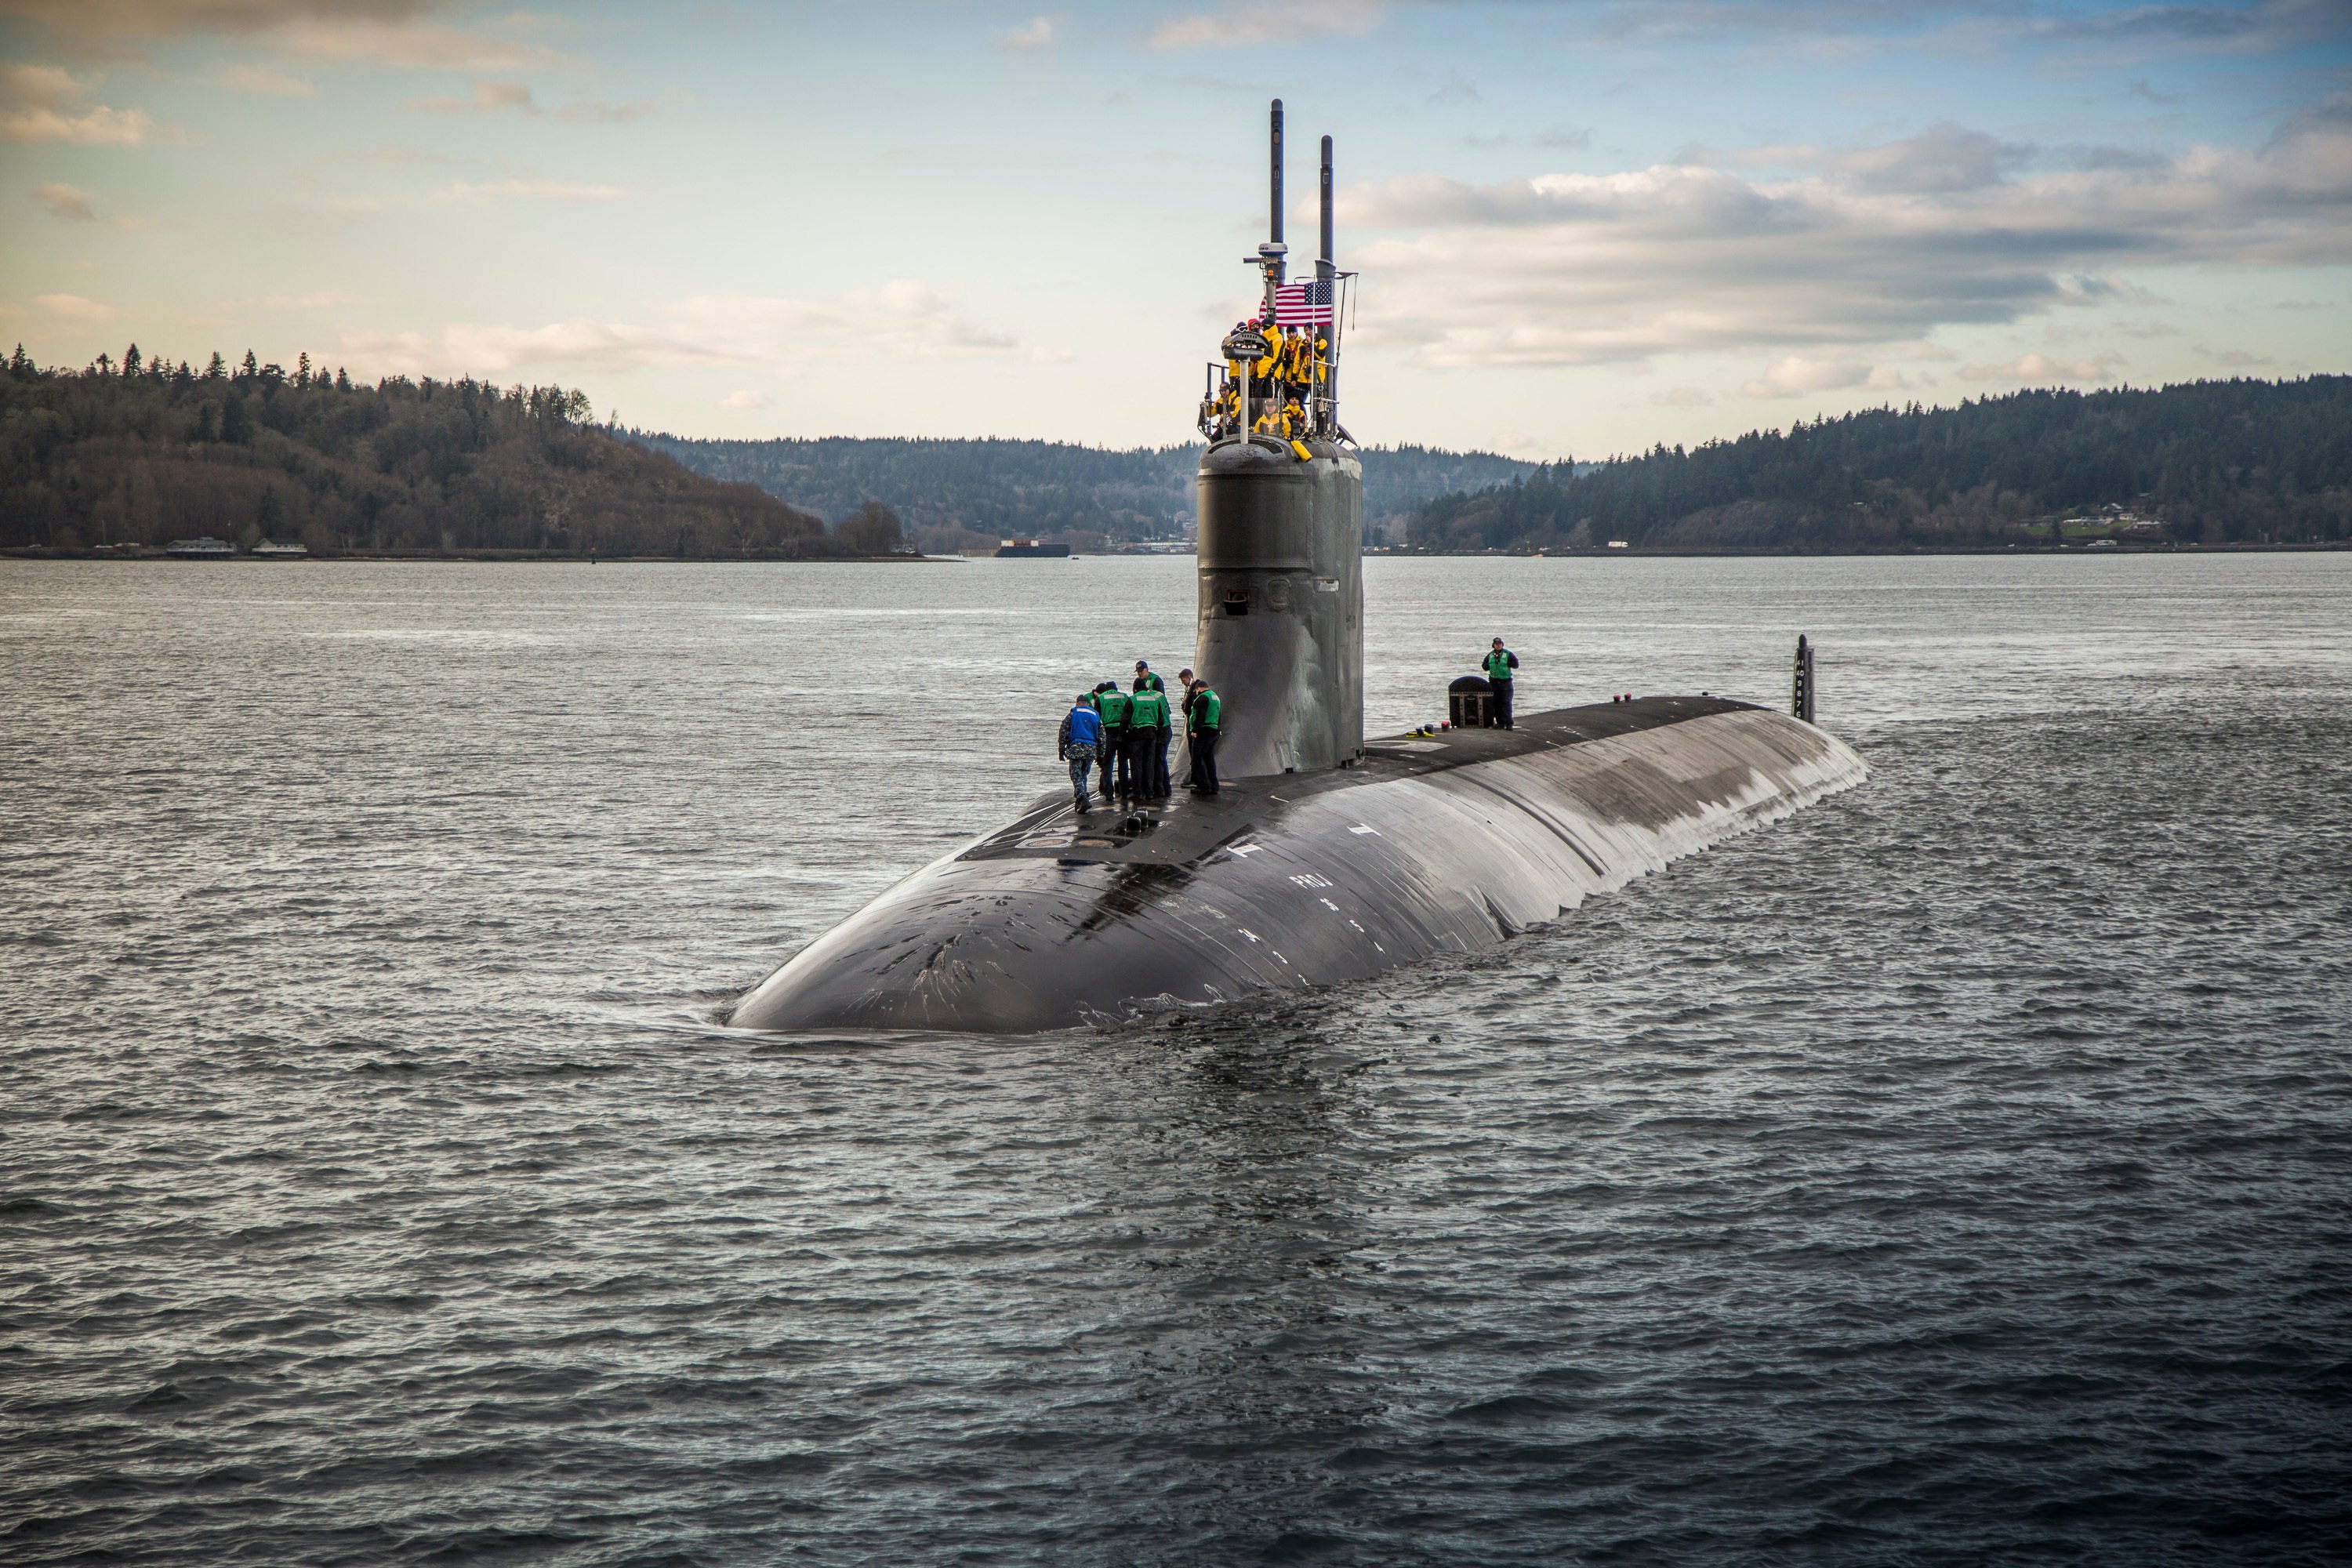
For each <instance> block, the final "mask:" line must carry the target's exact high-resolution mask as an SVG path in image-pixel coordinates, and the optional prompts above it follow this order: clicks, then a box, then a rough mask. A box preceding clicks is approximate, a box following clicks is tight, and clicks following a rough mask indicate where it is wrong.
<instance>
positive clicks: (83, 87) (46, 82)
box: [0, 65, 155, 147]
mask: <svg viewBox="0 0 2352 1568" xmlns="http://www.w3.org/2000/svg"><path fill="white" fill-rule="evenodd" d="M89 88H90V84H89V83H88V82H85V81H82V80H80V79H78V78H76V77H75V76H74V75H73V74H72V73H71V72H69V71H67V70H63V69H60V68H58V67H56V66H35V65H8V66H0V141H7V142H69V143H71V144H73V145H75V146H78V147H136V146H138V145H140V144H141V143H142V142H145V141H146V140H147V138H148V137H149V136H150V135H151V134H152V132H154V129H155V122H154V121H152V120H150V119H148V118H147V116H146V115H144V114H142V112H140V111H139V110H135V109H110V108H108V107H107V106H106V105H105V104H102V103H93V104H91V105H89V107H88V108H84V107H82V100H83V99H84V98H86V97H88V96H89Z"/></svg>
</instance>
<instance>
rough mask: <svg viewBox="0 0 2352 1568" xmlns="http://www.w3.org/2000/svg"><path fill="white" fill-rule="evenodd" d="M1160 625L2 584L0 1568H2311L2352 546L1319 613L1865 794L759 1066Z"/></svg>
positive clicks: (2001, 564) (1802, 571)
mask: <svg viewBox="0 0 2352 1568" xmlns="http://www.w3.org/2000/svg"><path fill="white" fill-rule="evenodd" d="M1189 576H1190V563H1189V562H1170V561H1158V562H1155V561H1125V560H1120V561H1100V560H1089V561H1078V562H1068V563H1061V562H1020V563H1013V562H1005V563H964V564H957V565H937V566H928V567H883V566H823V565H820V566H809V567H795V566H733V567H730V566H711V567H698V566H677V567H663V566H619V567H616V566H599V567H595V568H588V567H584V566H556V565H520V566H467V565H362V564H326V563H310V564H300V565H283V566H261V565H229V564H211V563H153V564H114V563H107V564H90V565H75V564H64V563H59V564H45V563H0V671H5V680H6V700H7V716H6V722H5V732H0V800H5V816H0V834H5V846H0V943H5V972H0V1075H5V1093H4V1094H0V1454H5V1464H0V1558H5V1559H6V1560H8V1561H10V1562H15V1563H50V1562H65V1561H82V1560H99V1559H106V1560H113V1561H127V1562H194V1561H205V1562H223V1563H226V1562H255V1563H262V1562H269V1563H287V1562H306V1563H375V1562H410V1561H418V1560H426V1559H431V1560H463V1559H467V1558H471V1557H475V1556H493V1555H495V1556H499V1557H500V1558H502V1559H511V1560H516V1561H539V1562H549V1563H656V1562H659V1563H733V1562H773V1561H782V1560H787V1559H789V1560H792V1561H796V1562H810V1563H894V1564H896V1563H1032V1562H1064V1563H1248V1562H1313V1563H1446V1564H1465V1563H1564V1562H1592V1563H1743V1564H1746V1563H1823V1562H1829V1563H1977V1562H1988V1561H1993V1562H2033V1561H2052V1562H2098V1563H2192V1562H2194V1563H2219V1562H2230V1563H2242V1562H2297V1561H2302V1562H2320V1561H2326V1560H2337V1561H2340V1560H2342V1559H2343V1558H2344V1557H2345V1556H2346V1555H2347V1554H2352V1506H2347V1492H2352V1253H2347V1240H2352V1237H2347V1231H2352V1222H2348V1221H2347V1216H2348V1215H2352V1206H2348V1205H2347V1198H2352V1138H2347V1133H2352V1064H2347V1037H2352V1025H2347V1018H2352V557H2347V556H2332V557H2311V556H2258V557H2249V558H2241V559H2186V560H2184V559H2177V558H2171V559H2164V558H2146V557H2127V558H2124V559H2106V560H2101V559H2095V558H2092V557H2088V556H2084V557H2078V558H2071V559H2052V558H2048V557H2042V558H2036V559H2032V560H2026V561H2013V560H2003V559H1968V558H1962V559H1924V560H1864V561H1738V562H1723V561H1717V562H1689V563H1670V562H1646V561H1614V562H1591V561H1583V562H1524V561H1401V560H1389V561H1376V562H1374V563H1371V566H1370V572H1369V574H1368V577H1369V584H1370V597H1371V605H1370V625H1371V628H1372V637H1371V639H1370V640H1371V657H1370V667H1371V680H1372V691H1371V700H1370V708H1371V710H1372V713H1371V717H1372V721H1373V723H1374V725H1375V726H1376V728H1379V729H1383V730H1390V729H1395V728H1398V727H1402V725H1404V724H1406V723H1408V722H1411V721H1418V720H1421V719H1423V718H1426V717H1431V716H1433V715H1434V713H1435V712H1436V711H1437V707H1438V703H1439V701H1440V700H1441V698H1440V695H1439V694H1441V693H1442V691H1443V689H1444V682H1445V680H1446V679H1448V678H1450V677H1451V676H1453V675H1454V674H1455V673H1458V672H1460V671H1463V670H1465V669H1467V668H1469V667H1470V660H1471V659H1472V658H1474V657H1475V652H1476V650H1477V648H1478V647H1479V646H1480V645H1481V644H1482V643H1483V642H1484V640H1485V639H1486V637H1488V636H1490V635H1492V634H1494V633H1496V632H1500V633H1501V634H1503V635H1505V636H1507V637H1510V638H1511V639H1512V640H1513V644H1514V646H1515V647H1517V649H1518V650H1519V652H1520V654H1521V656H1522V658H1524V659H1525V660H1526V663H1527V667H1528V668H1527V672H1526V673H1527V679H1525V680H1524V681H1523V683H1522V684H1523V687H1524V690H1523V692H1522V694H1521V697H1520V705H1521V707H1522V708H1523V709H1530V710H1531V709H1536V708H1542V707H1549V706H1555V705H1558V704H1560V703H1565V702H1570V701H1580V700H1595V699H1598V698H1600V697H1602V696H1605V695H1607V694H1608V693H1610V692H1612V691H1616V690H1633V691H1642V692H1653V691H1665V690H1682V689H1711V690H1714V691H1717V692H1728V693H1731V694H1733V695H1743V696H1749V697H1754V698H1757V699H1759V700H1769V701H1778V700H1781V699H1782V697H1783V696H1784V693H1785V660H1786V657H1787V652H1788V648H1789V645H1790V642H1791V640H1792V638H1793V637H1794V634H1795V633H1797V632H1798V631H1800V630H1802V631H1808V632H1811V633H1812V634H1813V635H1814V636H1815V637H1816V638H1817V639H1818V640H1819V641H1820V642H1821V644H1822V688H1823V697H1822V720H1823V721H1824V722H1825V723H1826V724H1828V725H1829V726H1830V727H1832V728H1833V729H1835V730H1837V731H1839V732H1841V733H1842V734H1843V735H1845V736H1846V737H1847V738H1848V739H1850V740H1852V741H1853V742H1854V743H1855V744H1857V745H1858V746H1859V747H1860V748H1861V749H1862V750H1863V752H1864V754H1865V755H1866V756H1867V757H1868V759H1869V760H1870V762H1871V764H1872V766H1873V768H1874V778H1873V780H1872V782H1871V784H1869V785H1868V786H1867V787H1866V788H1864V790H1862V791H1860V792H1857V793H1854V794H1852V795H1844V796H1841V797H1839V798H1837V799H1835V800H1833V801H1832V802H1830V803H1828V804H1827V805H1823V806H1822V807H1820V808H1817V809H1815V810H1813V811H1811V812H1808V813H1805V814H1803V815H1802V816H1799V817H1797V818H1795V819H1793V820H1791V821H1790V822H1787V823H1784V824H1782V825H1780V826H1776V827H1774V828H1772V829H1770V830H1769V831H1767V832H1764V833H1761V834H1759V835H1756V836H1754V837H1748V838H1746V839H1743V840H1739V841H1736V842H1734V843H1732V844H1730V845H1727V846H1726V847H1721V848H1719V849H1717V850H1715V851H1713V852H1711V853H1709V854H1707V855H1705V856H1702V857H1699V858H1696V859H1693V860H1690V861H1686V862H1684V863H1683V864H1681V865H1680V866H1678V867H1676V868H1675V869H1674V870H1673V871H1672V872H1670V873H1669V874H1667V875H1664V876H1662V877H1658V878H1654V879H1650V880H1648V881H1645V882H1642V883H1637V884H1635V885H1634V886H1633V888H1632V889H1628V890H1627V891H1625V892H1623V893H1622V894H1619V895H1616V896H1612V897H1610V898H1607V899H1603V900H1596V901H1595V902H1593V903H1591V904H1590V905H1588V906H1587V907H1586V908H1585V910H1583V911H1582V912H1580V914H1579V915H1578V916H1577V917H1576V918H1575V919H1573V920H1571V921H1567V922H1564V923H1562V924H1561V925H1559V926H1557V927H1554V928H1550V929H1549V930H1546V931H1540V932H1538V933H1535V934H1531V935H1529V936H1527V937H1524V938H1521V939H1520V940H1518V941H1516V942H1512V943H1510V944H1508V945H1507V947H1506V948H1505V949H1503V950H1502V952H1500V953H1499V954H1497V955H1495V956H1493V957H1491V958H1488V959H1486V960H1483V961H1479V962H1475V963H1458V964H1454V965H1451V966H1447V965H1438V966H1425V967H1423V968H1418V969H1414V970H1411V971H1408V972H1404V973H1399V974H1396V975H1394V976H1392V977H1391V978H1390V979H1388V980H1387V981H1385V982H1382V983H1381V984H1374V985H1370V986H1366V987H1364V988H1362V989H1360V990H1356V991H1352V992H1347V993H1343V994H1331V995H1328V996H1325V997H1321V998H1318V999H1316V1000H1314V1001H1312V1002H1309V1003H1306V1004H1301V1005H1285V1006H1280V1007H1267V1008H1262V1009H1259V1010H1256V1011H1250V1012H1243V1013H1239V1014H1235V1015H1230V1016H1223V1017H1221V1018H1218V1019H1215V1020H1213V1021H1210V1022H1205V1023H1192V1024H1178V1023H1171V1022H1163V1023H1159V1024H1153V1025H1147V1026H1136V1027H1134V1028H1132V1029H1129V1030H1127V1031H1124V1032H1113V1033H1102V1034H1094V1033H1087V1034H1072V1035H1066V1036H1053V1037H1040V1038H1035V1039H1030V1040H1016V1041H1011V1042H1006V1041H999V1040H987V1041H980V1040H971V1039H961V1038H954V1037H939V1038H933V1039H919V1040H912V1041H900V1042H896V1043H893V1044H890V1045H887V1046H883V1047H876V1046H866V1047H856V1046H848V1045H824V1044H811V1043H793V1042H784V1041H778V1040H772V1039H764V1038H760V1037H744V1036H740V1035H735V1034H732V1033H730V1032H729V1031H727V1030H725V1029H722V1028H719V1027H716V1026H713V1025H712V1024H711V1023H710V1020H711V1019H712V1018H714V1017H716V1016H720V1014H721V1013H722V1011H723V1009H724V1006H725V1005H726V1003H727V1002H728V1001H729V1000H730V999H731V998H732V997H733V996H734V995H735V994H737V993H738V992H740V990H742V989H743V988H745V987H747V986H749V985H751V984H753V983H754V982H756V981H757V980H758V979H760V978H761V975H763V974H764V973H766V972H767V971H768V970H769V969H770V968H772V966H773V965H774V964H775V963H777V962H778V961H779V960H780V959H781V958H782V956H783V955H784V954H785V953H787V952H789V951H790V950H791V949H792V948H793V947H794V946H795V945H796V944H798V943H799V942H803V941H804V940H806V939H807V938H809V937H811V936H812V935H814V934H815V933H816V932H818V931H821V930H823V929H824V927H825V926H826V925H828V924H829V923H831V922H832V921H834V920H835V919H836V918H838V917H839V916H840V915H842V914H844V913H845V912H847V911H848V910H851V909H853V908H855V907H856V905H857V904H859V903H860V902H862V901H863V900H865V899H866V898H867V897H868V896H870V895H871V894H872V893H874V892H876V891H877V890H878V889H881V888H882V887H884V886H885V885H887V883H888V882H889V881H891V880H892V879H895V878H896V877H897V876H898V875H899V874H901V873H902V872H904V871H905V870H907V869H908V868H912V867H913V866H915V865H917V864H918V863H919V862H921V861H923V860H925V859H928V858H930V857H932V856H934V855H936V854H937V853H939V852H940V851H941V850H943V849H945V848H946V847H950V845H952V844H953V843H954V842H956V841H957V840H959V839H960V838H962V837H968V836H970V835H971V834H972V833H975V832H977V831H978V830H980V829H981V828H982V827H985V826H992V825H993V824H994V823H995V822H997V821H999V820H1001V819H1002V818H1003V817H1005V816H1008V815H1010V814H1011V812H1012V811H1013V808H1014V807H1015V806H1016V805H1018V804H1019V803H1021V802H1023V801H1024V800H1025V799H1027V798H1028V797H1029V796H1030V795H1033V794H1034V793H1036V792H1038V791H1041V790H1044V789H1045V788H1048V787H1050V786H1051V785H1053V784H1054V783H1055V776H1056V768H1055V763H1054V762H1053V758H1052V746H1051V725H1052V721H1053V719H1054V717H1055V715H1056V714H1057V713H1058V711H1059V710H1060V701H1061V700H1062V699H1064V698H1065V697H1066V695H1067V694H1068V693H1070V692H1072V691H1075V690H1076V689H1077V688H1078V687H1079V685H1080V684H1082V683H1090V682H1091V681H1092V680H1093V679H1097V678H1098V677H1108V675H1110V674H1112V673H1114V672H1116V671H1117V670H1118V668H1120V667H1122V666H1123V665H1126V664H1129V663H1131V662H1132V661H1133V659H1134V658H1137V657H1139V656H1148V657H1150V658H1153V659H1154V661H1155V663H1156V664H1158V665H1160V667H1162V668H1168V669H1169V670H1171V673H1172V670H1173V668H1174V667H1175V666H1176V665H1178V664H1180V663H1181V662H1182V661H1183V658H1184V656H1185V655H1186V653H1187V651H1188V647H1187V641H1188V637H1189V614H1190V605H1191V602H1192V599H1191V589H1190V585H1189Z"/></svg>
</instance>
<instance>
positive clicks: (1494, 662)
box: [1486, 637, 1519, 730]
mask: <svg viewBox="0 0 2352 1568" xmlns="http://www.w3.org/2000/svg"><path fill="white" fill-rule="evenodd" d="M1518 668H1519V656H1518V655H1517V654H1515V653H1513V652H1512V651H1511V650H1510V649H1509V648H1507V647H1504V646H1503V639H1502V638H1500V637H1496V639H1495V647H1494V651H1493V652H1491V653H1489V654H1487V656H1486V689H1488V690H1489V691H1492V692H1493V693H1494V694H1495V723H1496V725H1497V726H1498V727H1499V728H1502V729H1505V730H1508V729H1511V728H1513V725H1512V723H1511V682H1512V681H1513V680H1514V679H1517V670H1518Z"/></svg>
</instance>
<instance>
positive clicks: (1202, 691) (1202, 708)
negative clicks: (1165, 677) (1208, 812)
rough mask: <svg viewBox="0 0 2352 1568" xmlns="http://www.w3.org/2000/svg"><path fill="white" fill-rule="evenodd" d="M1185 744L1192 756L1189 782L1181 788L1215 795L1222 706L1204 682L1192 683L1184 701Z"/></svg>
mask: <svg viewBox="0 0 2352 1568" xmlns="http://www.w3.org/2000/svg"><path fill="white" fill-rule="evenodd" d="M1184 719H1185V722H1186V723H1187V725H1188V726H1189V729H1188V731H1187V733H1186V736H1185V741H1186V745H1187V749H1189V750H1190V751H1191V752H1192V783H1190V784H1186V785H1185V786H1184V787H1185V788H1187V789H1190V790H1193V791H1195V792H1197V793H1199V794H1201V795H1214V794H1216V793H1217V733H1218V731H1220V730H1221V729H1223V726H1224V721H1225V704H1224V701H1223V699H1222V698H1220V697H1218V695H1217V693H1216V689H1215V688H1213V687H1212V686H1211V685H1210V684H1209V683H1208V682H1207V681H1205V680H1196V681H1194V682H1192V689H1191V690H1190V691H1188V692H1187V693H1186V694H1185V697H1184Z"/></svg>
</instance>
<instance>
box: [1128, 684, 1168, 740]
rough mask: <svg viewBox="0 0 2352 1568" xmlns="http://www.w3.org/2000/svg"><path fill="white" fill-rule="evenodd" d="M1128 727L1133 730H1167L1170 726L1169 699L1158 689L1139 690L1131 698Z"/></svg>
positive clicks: (1129, 701)
mask: <svg viewBox="0 0 2352 1568" xmlns="http://www.w3.org/2000/svg"><path fill="white" fill-rule="evenodd" d="M1127 701H1128V715H1127V723H1128V728H1129V729H1131V730H1165V729H1166V728H1168V699H1167V698H1166V697H1164V696H1162V695H1161V694H1160V693H1159V692H1157V691H1139V692H1137V693H1136V694H1135V695H1134V696H1132V697H1130V698H1129V699H1128V700H1127Z"/></svg>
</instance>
